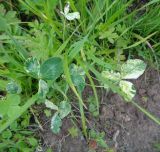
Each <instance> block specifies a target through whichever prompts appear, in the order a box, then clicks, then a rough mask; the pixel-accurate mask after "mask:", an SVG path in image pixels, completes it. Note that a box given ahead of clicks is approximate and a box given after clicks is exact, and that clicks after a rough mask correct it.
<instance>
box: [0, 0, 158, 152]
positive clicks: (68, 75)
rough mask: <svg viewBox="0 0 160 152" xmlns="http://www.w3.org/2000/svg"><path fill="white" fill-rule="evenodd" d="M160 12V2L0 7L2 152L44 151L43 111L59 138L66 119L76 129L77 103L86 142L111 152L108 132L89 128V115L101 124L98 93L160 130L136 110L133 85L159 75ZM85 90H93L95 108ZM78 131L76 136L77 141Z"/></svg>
mask: <svg viewBox="0 0 160 152" xmlns="http://www.w3.org/2000/svg"><path fill="white" fill-rule="evenodd" d="M134 4H136V5H134ZM159 9H160V2H159V0H151V1H149V2H145V3H142V2H141V1H139V2H138V3H137V1H133V0H129V1H127V0H114V1H112V0H79V1H75V0H68V1H63V0H7V1H3V0H2V1H0V93H1V94H0V95H1V99H0V133H1V135H0V151H9V152H15V151H22V152H27V151H28V152H30V151H31V152H32V151H35V150H36V149H38V148H39V146H38V145H39V142H40V141H39V139H38V136H37V135H36V133H35V132H36V129H37V128H40V129H41V123H40V122H39V118H38V117H37V115H38V113H39V112H41V111H44V114H45V115H47V116H48V117H51V119H50V126H48V127H49V128H50V129H51V131H52V133H53V134H59V133H60V132H61V127H62V126H63V120H64V119H65V118H66V117H72V121H73V122H74V123H76V120H77V118H76V117H75V114H74V107H73V106H72V104H71V100H72V97H73V96H74V98H75V99H76V100H75V102H76V103H77V104H78V110H79V117H80V119H79V121H80V122H81V123H80V124H81V127H80V128H81V133H82V135H83V136H84V138H86V140H90V139H94V142H93V143H92V145H91V147H93V149H94V146H95V144H98V145H99V146H100V147H102V148H103V149H105V150H106V151H111V149H110V148H109V147H108V145H107V143H106V142H105V140H104V133H103V132H96V131H95V130H94V128H88V121H87V116H86V112H89V113H90V114H91V115H92V116H93V117H95V118H98V117H99V109H100V103H99V95H98V92H97V90H98V89H99V88H104V89H105V90H106V91H108V92H110V91H112V92H114V93H116V94H119V96H121V97H122V98H123V99H124V100H125V101H126V102H127V103H129V104H130V106H135V107H136V108H138V109H139V110H140V111H141V112H142V113H144V114H145V115H146V116H147V117H148V118H149V119H151V120H152V121H153V122H154V123H156V124H158V125H160V120H159V118H157V117H156V116H154V115H153V114H152V113H150V112H149V111H147V110H145V108H143V107H141V106H140V105H139V104H137V101H135V99H134V96H135V95H136V88H135V86H134V84H133V83H132V80H134V79H138V78H139V77H140V76H141V75H142V74H143V73H144V72H145V70H146V69H147V67H153V68H155V69H157V70H159V60H160V51H159V50H160V42H159V35H160V31H159V29H160V12H159ZM86 87H91V88H92V90H93V96H91V97H90V98H89V99H88V102H85V101H84V98H83V93H84V89H85V88H86ZM39 106H41V110H40V111H39V110H38V109H39V108H36V107H39ZM32 119H33V120H34V121H31V120H32ZM33 122H34V123H33ZM35 124H36V125H35ZM35 126H38V127H37V128H36V127H35ZM75 126H76V125H75ZM80 128H79V129H80ZM76 129H77V128H76V127H73V128H71V129H70V130H69V132H70V134H71V135H72V136H73V137H74V136H76V134H77V130H76ZM89 129H91V130H89ZM156 145H157V147H158V144H156ZM48 151H51V150H49V149H48Z"/></svg>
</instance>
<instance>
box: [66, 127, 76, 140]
mask: <svg viewBox="0 0 160 152" xmlns="http://www.w3.org/2000/svg"><path fill="white" fill-rule="evenodd" d="M68 132H69V134H70V135H71V136H72V138H75V137H78V129H77V128H76V127H71V128H69V129H68Z"/></svg>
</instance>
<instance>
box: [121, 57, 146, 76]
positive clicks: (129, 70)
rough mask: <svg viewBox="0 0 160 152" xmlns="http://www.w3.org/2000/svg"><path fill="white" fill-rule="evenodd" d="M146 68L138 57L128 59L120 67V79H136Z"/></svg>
mask: <svg viewBox="0 0 160 152" xmlns="http://www.w3.org/2000/svg"><path fill="white" fill-rule="evenodd" d="M145 69H146V64H145V63H144V62H143V61H142V60H140V59H130V60H128V61H127V62H126V63H124V64H123V65H122V67H121V76H122V79H137V78H138V77H139V76H141V75H142V74H143V73H144V71H145Z"/></svg>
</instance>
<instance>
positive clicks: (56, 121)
mask: <svg viewBox="0 0 160 152" xmlns="http://www.w3.org/2000/svg"><path fill="white" fill-rule="evenodd" d="M61 126H62V120H61V118H60V116H59V115H58V113H55V114H54V116H53V117H52V119H51V130H52V131H53V133H55V134H57V133H59V131H60V127H61Z"/></svg>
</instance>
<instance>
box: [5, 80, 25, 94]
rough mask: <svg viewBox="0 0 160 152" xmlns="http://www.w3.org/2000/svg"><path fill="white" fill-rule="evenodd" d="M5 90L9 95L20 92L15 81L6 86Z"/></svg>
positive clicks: (19, 87) (20, 89)
mask: <svg viewBox="0 0 160 152" xmlns="http://www.w3.org/2000/svg"><path fill="white" fill-rule="evenodd" d="M6 90H7V92H8V93H10V94H19V93H21V91H22V88H21V86H20V85H19V84H18V83H16V82H15V81H11V82H9V83H8V84H7V86H6Z"/></svg>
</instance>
